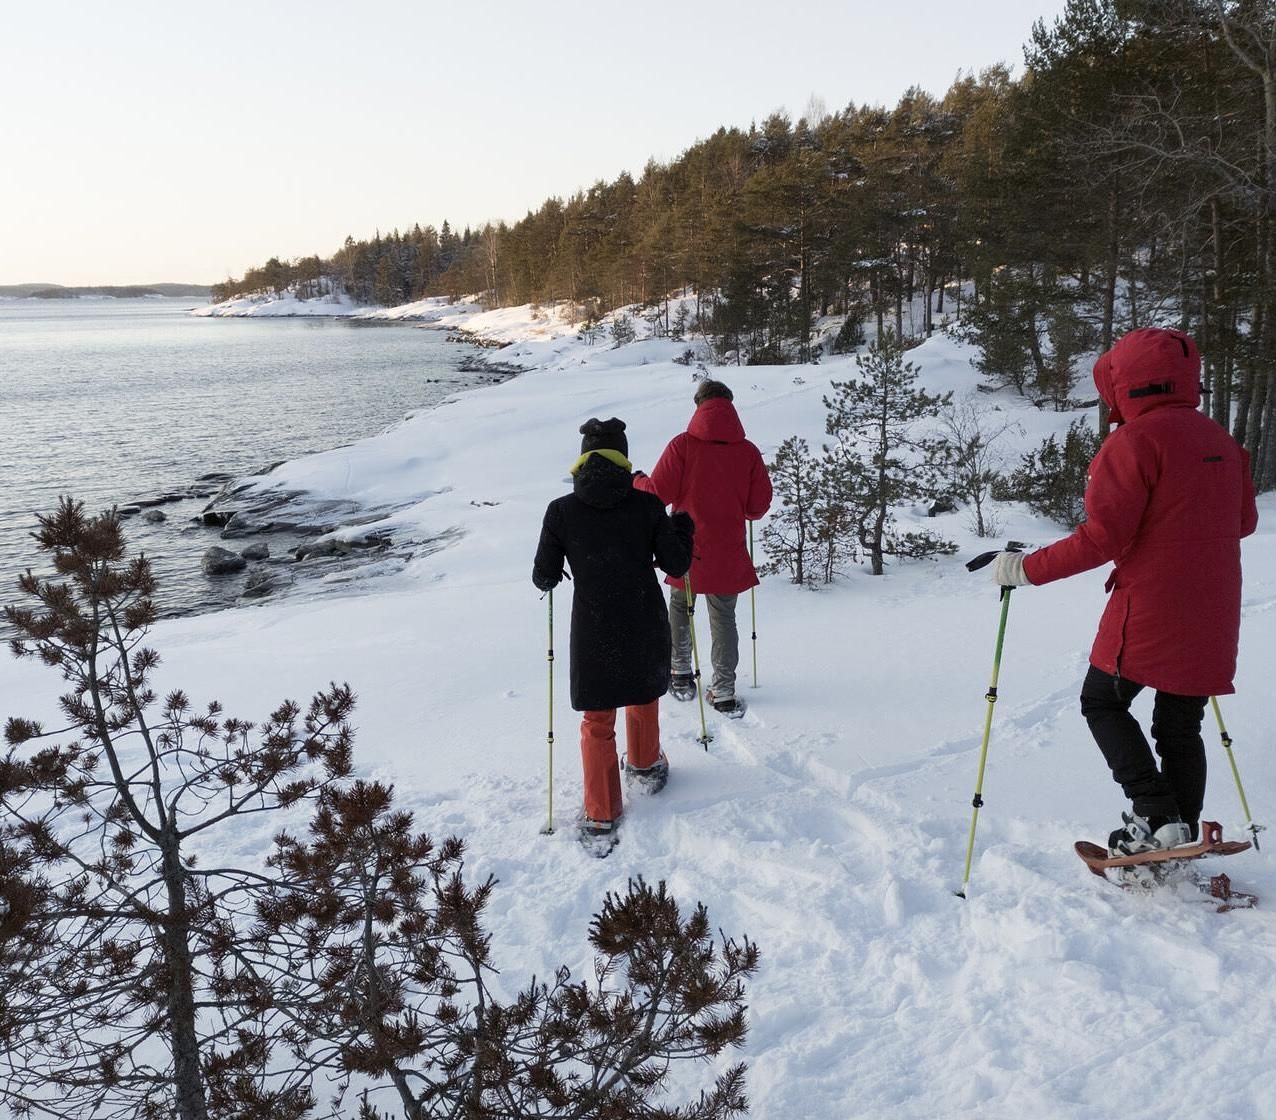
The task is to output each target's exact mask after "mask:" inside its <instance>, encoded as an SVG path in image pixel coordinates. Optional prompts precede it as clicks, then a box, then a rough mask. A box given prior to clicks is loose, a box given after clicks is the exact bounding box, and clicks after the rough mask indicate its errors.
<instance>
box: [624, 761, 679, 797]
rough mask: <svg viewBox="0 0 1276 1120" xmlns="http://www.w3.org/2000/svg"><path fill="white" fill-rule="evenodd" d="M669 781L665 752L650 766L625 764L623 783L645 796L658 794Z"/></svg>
mask: <svg viewBox="0 0 1276 1120" xmlns="http://www.w3.org/2000/svg"><path fill="white" fill-rule="evenodd" d="M668 781H669V759H668V758H666V757H665V752H664V751H661V752H660V757H659V758H658V759H656V761H655V762H654V763H652V764H651V765H650V766H641V767H640V766H631V765H629V763H628V762H626V763H625V782H626V784H627V785H629V786H630V787H631V788H632V789H634V790H636V791H638V792H640V793H646V794H653V793H659V792H660V791H661V790H662V789H664V788H665V784H666V783H667V782H668Z"/></svg>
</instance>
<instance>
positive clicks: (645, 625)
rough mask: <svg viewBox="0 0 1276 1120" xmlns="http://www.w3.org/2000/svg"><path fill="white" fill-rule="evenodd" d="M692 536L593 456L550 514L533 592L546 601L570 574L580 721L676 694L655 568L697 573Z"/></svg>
mask: <svg viewBox="0 0 1276 1120" xmlns="http://www.w3.org/2000/svg"><path fill="white" fill-rule="evenodd" d="M693 532H694V528H693V526H692V523H691V518H690V517H688V516H686V515H685V514H680V515H675V516H674V517H672V518H671V517H670V516H669V515H668V514H666V513H665V507H664V505H663V504H662V503H661V501H660V499H659V498H657V497H656V496H655V495H654V494H646V493H643V492H642V491H640V490H635V489H634V488H633V476H632V475H631V474H630V473H629V472H628V471H627V470H625V469H624V468H623V467H620V466H617V465H616V464H615V463H612V462H610V461H608V460H607V459H604V458H603V457H602V456H601V455H591V456H590V457H589V458H588V459H587V460H585V463H584V465H583V466H582V467H581V468H580V470H579V471H578V472H577V473H576V477H575V480H574V482H573V485H572V493H570V494H566V495H564V496H563V497H561V498H556V499H555V500H554V501H552V502H550V503H549V508H548V509H546V510H545V521H544V524H543V525H542V526H541V536H540V543H539V545H538V546H537V548H536V560H535V562H534V563H533V564H532V582H533V583H534V584H535V585H536V586H537V587H538V588H540V590H542V591H548V590H549V589H550V588H551V587H554V586H555V585H556V584H557V583H558V581H559V580H561V579H562V578H563V561H564V560H566V562H567V564H568V565H569V567H570V568H571V573H572V579H573V581H574V584H575V588H574V590H573V592H572V633H571V700H572V707H573V708H575V709H576V711H578V712H587V711H599V710H602V709H606V708H625V707H629V706H631V705H635V704H647V703H649V702H650V701H652V700H656V699H658V698H659V697H661V696H663V695H664V694H665V693H666V692H667V691H668V690H669V652H670V645H669V614H668V610H667V608H666V607H665V597H664V593H663V591H662V590H661V586H660V579H659V577H658V576H657V575H656V569H655V566H654V565H653V559H654V561H655V564H659V565H660V567H661V568H663V569H664V570H665V571H666V572H667V573H668V574H669V575H671V576H680V575H683V574H684V573H685V572H686V571H687V569H688V568H689V567H691V541H692V534H693Z"/></svg>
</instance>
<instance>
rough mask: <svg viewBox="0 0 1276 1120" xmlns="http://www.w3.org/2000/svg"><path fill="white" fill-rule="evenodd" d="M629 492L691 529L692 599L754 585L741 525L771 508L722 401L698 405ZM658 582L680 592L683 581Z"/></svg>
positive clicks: (752, 451)
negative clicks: (676, 515)
mask: <svg viewBox="0 0 1276 1120" xmlns="http://www.w3.org/2000/svg"><path fill="white" fill-rule="evenodd" d="M634 486H636V487H637V488H638V489H640V490H646V491H648V492H649V493H652V494H655V495H656V496H657V497H658V498H659V499H660V500H661V501H662V502H664V503H665V505H668V506H673V508H674V510H675V511H676V510H685V511H686V512H687V513H689V514H691V519H692V521H694V522H695V523H696V539H695V555H694V558H693V559H692V561H691V573H690V575H691V590H692V592H693V593H695V594H697V595H738V594H740V592H741V591H747V590H748V589H749V588H750V587H753V586H755V585H756V584H757V582H758V576H757V573H756V572H755V571H754V570H753V562H752V561H751V560H750V559H749V547H748V543H747V541H746V537H745V529H744V523H745V522H746V521H756V520H757V519H758V518H759V517H761V516H762V515H763V514H764V513H766V511H767V510H768V509H769V508H770V507H771V478H770V476H769V475H768V474H767V471H766V464H765V463H763V461H762V453H761V452H760V451H759V450H758V449H757V448H756V447H755V446H754V445H753V444H752V443H750V442H749V441H748V440H747V439H745V438H744V425H743V424H741V423H740V417H739V416H738V415H737V414H736V410H735V405H733V404H732V403H731V402H730V401H729V400H725V399H723V398H721V397H716V398H713V399H712V400H707V401H704V402H702V403H701V404H700V406H699V407H698V408H697V409H696V411H695V415H694V416H692V417H691V422H690V423H689V424H688V425H687V430H686V431H685V432H683V433H681V434H680V435H676V436H674V437H673V439H672V440H670V441H669V446H668V447H666V448H665V450H664V454H662V455H661V456H660V461H659V462H658V463H657V464H656V465H655V467H654V468H653V469H652V472H651V477H650V478H648V477H647V476H646V475H638V476H637V477H635V479H634ZM665 582H666V583H668V584H672V585H673V586H675V587H681V586H682V582H683V581H682V580H681V579H675V578H674V577H673V576H668V577H666V579H665Z"/></svg>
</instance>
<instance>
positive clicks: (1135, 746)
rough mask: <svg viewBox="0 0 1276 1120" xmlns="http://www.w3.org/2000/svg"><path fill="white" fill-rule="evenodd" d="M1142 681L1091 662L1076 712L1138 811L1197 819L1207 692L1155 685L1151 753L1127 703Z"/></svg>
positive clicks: (1200, 802)
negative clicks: (1185, 693)
mask: <svg viewBox="0 0 1276 1120" xmlns="http://www.w3.org/2000/svg"><path fill="white" fill-rule="evenodd" d="M1142 691H1143V685H1141V684H1138V683H1137V682H1135V681H1131V680H1126V679H1125V678H1124V677H1114V676H1112V674H1110V673H1105V672H1104V671H1103V670H1102V669H1096V668H1095V667H1094V666H1093V665H1091V666H1090V671H1089V672H1088V673H1087V674H1086V678H1085V683H1084V684H1083V685H1082V686H1081V714H1082V715H1083V716H1085V720H1086V723H1088V724H1089V725H1090V734H1091V735H1093V736H1094V741H1095V742H1096V743H1098V744H1099V750H1101V751H1102V752H1103V757H1104V758H1105V759H1106V760H1107V763H1108V768H1109V769H1110V770H1111V771H1112V777H1114V778H1115V779H1116V780H1117V782H1118V783H1119V784H1120V786H1121V788H1122V789H1123V790H1124V791H1125V796H1126V797H1128V798H1129V799H1130V800H1131V802H1133V804H1134V811H1135V812H1136V813H1137V814H1138V815H1139V816H1141V817H1172V816H1175V815H1176V814H1177V815H1178V816H1181V817H1182V818H1183V819H1184V820H1185V821H1187V822H1188V823H1189V824H1193V823H1195V822H1196V821H1198V820H1200V817H1201V807H1202V805H1204V803H1205V744H1204V742H1203V741H1202V740H1201V720H1202V719H1203V718H1204V715H1205V704H1206V702H1207V701H1208V699H1209V697H1207V696H1177V695H1175V694H1174V693H1172V692H1161V691H1160V690H1158V691H1157V694H1156V700H1155V702H1154V704H1153V707H1152V741H1153V742H1154V743H1155V744H1156V753H1157V754H1158V755H1160V756H1161V767H1160V769H1159V770H1158V769H1157V765H1156V759H1155V758H1153V757H1152V750H1151V748H1150V747H1149V746H1148V741H1147V739H1146V738H1144V735H1143V729H1142V728H1140V727H1139V723H1138V720H1136V719H1135V718H1134V717H1133V716H1132V715H1130V704H1131V703H1132V702H1133V700H1134V698H1135V697H1136V696H1137V695H1138V694H1139V693H1140V692H1142Z"/></svg>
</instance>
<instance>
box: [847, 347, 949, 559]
mask: <svg viewBox="0 0 1276 1120" xmlns="http://www.w3.org/2000/svg"><path fill="white" fill-rule="evenodd" d="M855 364H856V367H857V368H858V370H859V373H860V377H859V378H858V379H856V380H852V381H843V382H838V381H834V382H833V383H832V387H833V389H834V395H833V397H832V398H829V397H825V398H824V406H825V408H827V409H828V416H827V419H826V424H825V430H826V431H827V433H828V434H829V435H830V436H833V437H834V438H835V439H836V440H837V444H836V448H835V459H836V464H837V469H838V472H839V476H840V485H841V486H842V488H843V491H844V493H846V494H847V495H848V497H849V500H850V503H851V504H852V505H853V506H854V508H855V532H856V536H857V538H858V543H859V545H860V546H861V547H862V548H863V549H864V551H865V552H866V553H867V555H868V558H869V563H870V566H871V570H872V573H873V575H875V576H880V575H882V574H883V572H884V571H885V560H886V557H887V556H898V557H922V556H931V555H935V554H940V553H950V552H953V551H955V546H954V545H952V544H951V543H949V542H948V541H945V540H943V539H942V538H940V537H938V536H936V535H935V534H934V533H931V532H930V531H927V530H923V531H918V532H901V531H899V530H897V529H896V528H895V510H896V509H897V508H898V507H900V506H902V505H905V504H912V503H915V502H921V501H927V500H930V499H933V498H934V497H936V496H937V495H938V494H940V493H942V492H943V489H944V485H945V484H944V479H943V463H944V457H945V454H946V452H945V449H944V447H943V443H942V441H941V440H940V439H939V438H938V437H937V435H936V434H935V433H934V432H933V431H932V430H929V429H928V427H927V424H926V422H927V421H934V419H935V418H936V417H937V416H938V415H939V412H940V409H941V408H943V407H944V406H945V405H946V404H947V403H948V402H949V400H950V399H951V396H952V395H951V394H950V393H945V394H942V395H941V396H932V395H931V394H929V393H927V392H925V391H924V390H922V389H918V388H916V387H915V386H916V382H917V369H916V367H915V366H913V365H912V364H911V363H908V362H905V361H904V359H903V355H902V353H901V351H900V350H899V348H898V346H897V344H896V342H895V339H894V337H893V336H891V335H890V334H888V335H886V336H885V337H884V338H883V339H881V340H879V341H875V342H873V343H872V344H870V346H869V350H868V353H867V354H866V355H857V356H856V358H855Z"/></svg>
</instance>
